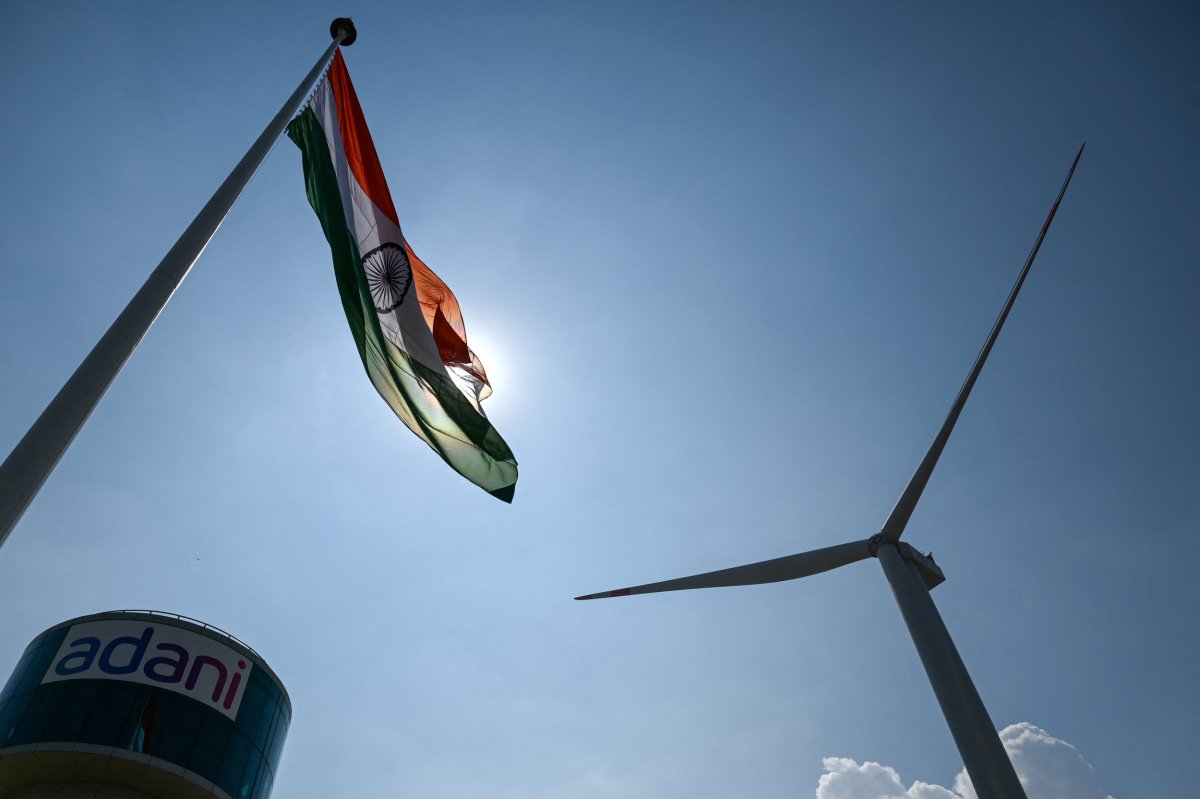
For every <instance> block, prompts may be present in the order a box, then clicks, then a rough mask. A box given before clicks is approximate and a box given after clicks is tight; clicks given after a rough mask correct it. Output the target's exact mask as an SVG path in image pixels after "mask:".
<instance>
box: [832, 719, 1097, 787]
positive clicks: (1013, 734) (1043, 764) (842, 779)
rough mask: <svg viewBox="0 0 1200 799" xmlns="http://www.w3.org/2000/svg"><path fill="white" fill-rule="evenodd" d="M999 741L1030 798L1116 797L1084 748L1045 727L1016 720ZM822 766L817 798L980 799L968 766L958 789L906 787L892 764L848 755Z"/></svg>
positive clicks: (956, 784)
mask: <svg viewBox="0 0 1200 799" xmlns="http://www.w3.org/2000/svg"><path fill="white" fill-rule="evenodd" d="M1000 740H1001V741H1002V742H1003V743H1004V748H1005V749H1006V750H1007V751H1008V756H1009V758H1011V759H1012V762H1013V767H1014V768H1016V770H1017V776H1019V777H1020V778H1021V784H1023V785H1024V786H1025V793H1026V794H1028V797H1029V799H1113V797H1111V796H1109V795H1108V794H1106V793H1104V792H1103V791H1101V790H1100V788H1099V786H1098V785H1097V784H1096V776H1095V774H1094V773H1093V772H1092V767H1091V765H1090V764H1089V763H1088V762H1087V761H1086V760H1084V759H1083V755H1081V754H1079V750H1077V749H1076V748H1075V747H1073V746H1071V744H1069V743H1067V742H1066V741H1062V740H1059V739H1058V738H1055V737H1053V736H1051V735H1050V734H1049V733H1047V732H1046V731H1045V730H1043V729H1041V728H1040V727H1035V726H1034V725H1032V724H1030V723H1029V722H1021V723H1020V724H1011V725H1009V726H1008V727H1005V728H1004V729H1003V730H1001V731H1000ZM822 765H823V766H824V767H825V773H824V774H822V775H821V780H820V782H819V783H818V784H817V799H977V797H976V795H975V790H974V789H973V788H972V787H971V781H970V779H968V777H967V772H966V771H965V770H964V771H962V772H961V773H960V774H959V775H958V776H957V777H956V778H955V780H954V788H953V789H951V788H944V787H942V786H941V785H931V784H929V783H927V782H921V781H920V780H917V781H916V782H914V783H913V784H912V785H910V786H909V787H907V788H905V787H904V782H903V780H901V779H900V775H899V774H898V773H897V772H896V770H895V769H894V768H892V767H890V766H884V765H881V764H879V763H873V762H871V761H867V762H865V763H861V764H860V763H858V762H857V761H855V760H851V759H850V758H848V757H827V758H825V759H824V760H823V761H822Z"/></svg>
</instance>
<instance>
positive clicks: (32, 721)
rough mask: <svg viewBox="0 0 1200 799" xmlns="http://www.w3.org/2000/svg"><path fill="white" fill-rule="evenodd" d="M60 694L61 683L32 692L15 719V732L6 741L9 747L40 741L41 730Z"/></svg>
mask: <svg viewBox="0 0 1200 799" xmlns="http://www.w3.org/2000/svg"><path fill="white" fill-rule="evenodd" d="M62 692H63V685H62V683H55V684H52V685H47V686H45V687H43V688H41V689H39V690H37V691H34V692H33V694H32V695H31V696H30V698H29V705H28V706H27V707H26V708H25V712H24V713H23V714H21V717H20V718H19V719H17V724H16V727H17V730H16V732H14V733H13V735H12V737H11V738H10V739H9V741H8V743H9V745H10V746H15V745H18V744H24V743H34V742H35V741H40V740H41V734H42V728H43V727H45V726H46V722H48V721H49V720H50V715H51V713H53V711H54V706H55V705H56V704H58V698H59V697H60V696H61V695H62Z"/></svg>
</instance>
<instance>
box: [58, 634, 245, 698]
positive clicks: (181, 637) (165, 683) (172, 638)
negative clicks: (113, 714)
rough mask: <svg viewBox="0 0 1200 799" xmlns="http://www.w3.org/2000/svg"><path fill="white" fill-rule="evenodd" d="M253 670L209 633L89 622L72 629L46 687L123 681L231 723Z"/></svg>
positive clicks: (237, 654)
mask: <svg viewBox="0 0 1200 799" xmlns="http://www.w3.org/2000/svg"><path fill="white" fill-rule="evenodd" d="M253 668H254V666H253V664H252V663H251V662H250V659H249V658H247V657H246V656H244V655H242V654H239V653H238V652H235V651H233V650H232V649H230V648H229V647H227V646H224V645H223V644H221V643H219V642H217V641H214V640H213V639H211V638H209V637H208V636H206V635H200V634H199V633H194V632H192V631H190V630H184V629H181V628H179V627H172V626H170V625H167V624H152V623H150V622H145V621H134V620H132V619H130V620H114V619H108V620H104V621H89V622H84V623H82V624H76V625H75V626H73V627H72V628H71V629H70V630H68V631H67V637H66V638H64V639H63V643H62V646H60V647H59V648H58V654H56V655H55V656H54V660H52V661H51V662H50V668H49V669H48V670H47V671H46V676H45V677H43V678H42V682H43V683H48V682H61V681H62V680H121V681H124V682H136V683H141V684H142V685H157V686H159V687H161V688H166V689H167V690H169V691H176V692H178V693H181V694H183V695H184V696H190V697H191V698H192V699H195V700H196V701H198V702H202V703H203V704H205V705H207V706H208V707H211V708H213V709H214V710H219V711H221V712H222V713H224V714H225V715H226V716H228V717H229V718H231V719H234V718H236V717H237V711H238V707H239V706H240V705H241V703H242V694H243V692H244V691H243V689H244V687H245V684H246V677H247V676H249V674H250V671H251V669H253Z"/></svg>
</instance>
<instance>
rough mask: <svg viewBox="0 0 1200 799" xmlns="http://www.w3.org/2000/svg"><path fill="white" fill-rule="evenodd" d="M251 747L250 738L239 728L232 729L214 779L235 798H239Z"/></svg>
mask: <svg viewBox="0 0 1200 799" xmlns="http://www.w3.org/2000/svg"><path fill="white" fill-rule="evenodd" d="M252 748H253V747H252V746H251V744H250V738H249V737H248V736H247V735H246V734H245V733H243V732H242V731H241V730H234V731H233V735H232V736H231V737H230V739H229V748H228V749H226V750H225V758H224V760H223V761H222V763H221V771H220V773H219V774H218V775H217V779H216V780H215V781H216V783H217V785H219V786H221V787H222V788H224V789H225V792H226V793H228V794H229V795H230V796H233V797H235V799H240V797H241V795H242V794H241V791H242V774H243V773H244V772H245V771H246V760H247V759H249V757H250V751H251V749H252Z"/></svg>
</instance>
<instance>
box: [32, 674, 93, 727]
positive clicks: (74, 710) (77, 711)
mask: <svg viewBox="0 0 1200 799" xmlns="http://www.w3.org/2000/svg"><path fill="white" fill-rule="evenodd" d="M60 684H61V685H62V698H61V699H60V700H59V702H58V705H57V706H55V708H54V712H53V714H52V715H51V716H50V719H49V721H48V722H47V724H46V727H45V729H43V730H42V734H41V737H40V738H39V739H38V740H40V741H75V740H77V739H78V738H79V733H80V732H81V731H82V730H83V725H84V723H85V722H86V721H87V719H88V715H89V714H90V713H91V710H92V705H93V704H94V703H95V701H96V697H97V696H98V695H99V694H100V687H99V686H98V685H97V684H96V683H94V682H83V681H80V682H65V683H60Z"/></svg>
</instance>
